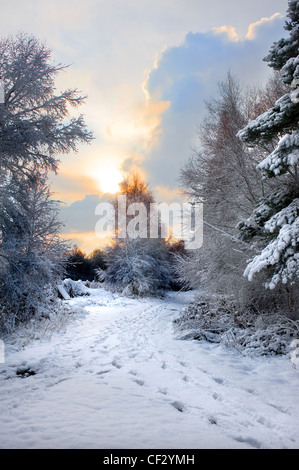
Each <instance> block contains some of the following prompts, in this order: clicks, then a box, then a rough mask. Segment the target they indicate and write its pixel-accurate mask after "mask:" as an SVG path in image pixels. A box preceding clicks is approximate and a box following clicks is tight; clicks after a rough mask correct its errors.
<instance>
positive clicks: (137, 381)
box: [0, 288, 299, 449]
mask: <svg viewBox="0 0 299 470" xmlns="http://www.w3.org/2000/svg"><path fill="white" fill-rule="evenodd" d="M89 293H90V295H89V296H81V297H76V298H72V299H70V300H69V301H67V304H68V308H71V309H73V311H74V314H73V316H72V318H70V321H69V323H68V324H67V325H66V326H65V327H64V328H63V329H61V330H57V331H56V332H53V333H52V334H51V336H47V335H46V334H45V335H44V337H41V336H39V337H36V338H34V336H32V338H31V339H30V340H28V341H27V342H26V341H25V342H24V331H23V336H22V334H21V333H22V332H19V333H18V334H16V335H13V336H11V337H10V340H8V339H7V338H6V340H5V363H4V364H0V391H1V405H0V413H1V428H0V443H1V444H0V447H1V448H9V449H16V448H23V449H24V448H26V449H36V448H44V449H45V448H47V449H53V448H65V449H66V448H67V449H84V448H85V449H87V448H88V449H91V448H98V449H162V448H163V449H166V448H167V449H187V448H189V449H191V448H192V449H203V448H218V449H220V448H222V449H237V448H243V449H246V448H266V449H273V448H279V449H280V448H290V449H291V448H293V449H295V448H298V447H299V432H298V431H299V401H298V387H299V370H298V368H296V361H295V359H294V356H292V358H293V362H292V360H291V358H290V357H287V356H271V357H248V356H243V355H241V354H240V353H239V352H238V351H236V350H234V349H229V348H225V347H224V346H223V345H219V344H211V343H208V342H205V341H201V342H199V341H195V340H192V341H191V340H190V341H186V340H185V341H183V340H179V339H177V337H176V336H175V330H174V323H173V320H174V319H176V318H178V317H179V316H180V315H181V314H182V310H183V309H184V308H185V306H186V305H187V304H188V303H189V302H190V301H191V300H192V298H193V297H194V295H195V293H194V292H191V291H190V292H177V293H174V292H172V293H168V294H167V295H166V296H165V297H164V298H163V299H162V298H148V299H135V298H129V297H124V296H120V295H116V294H115V293H112V292H109V291H106V290H105V289H103V288H93V289H89ZM197 294H198V293H197ZM76 312H77V313H76ZM295 346H296V347H297V343H296V344H294V347H295ZM294 354H295V353H294Z"/></svg>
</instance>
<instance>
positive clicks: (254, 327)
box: [0, 1, 299, 354]
mask: <svg viewBox="0 0 299 470" xmlns="http://www.w3.org/2000/svg"><path fill="white" fill-rule="evenodd" d="M298 22H299V11H298V3H297V2H294V1H290V2H289V7H288V11H287V21H286V24H285V29H286V31H287V32H288V37H287V38H284V39H278V40H277V42H275V43H274V44H273V46H272V47H271V49H270V51H269V54H268V55H267V57H265V59H264V60H265V61H266V62H267V64H268V66H269V67H271V68H272V69H273V72H272V75H271V77H270V79H269V80H268V82H267V83H266V85H265V86H264V87H262V88H261V87H259V88H257V87H249V86H247V87H244V86H241V84H240V82H239V80H238V77H236V76H233V75H232V74H231V73H230V71H228V72H227V76H226V77H225V78H224V80H223V81H222V82H220V83H219V84H218V95H217V96H216V97H214V98H213V99H209V100H208V99H207V101H206V105H205V106H206V109H205V118H204V119H203V120H202V122H200V123H199V124H198V129H197V144H196V145H194V148H193V150H192V155H191V156H190V158H189V159H188V161H187V163H185V164H184V166H183V168H182V170H181V174H180V175H178V178H179V181H180V187H181V194H182V195H184V197H186V198H187V200H188V201H189V202H190V203H192V204H194V205H196V204H203V207H204V216H203V232H204V242H203V246H202V247H200V248H199V249H196V250H188V249H187V248H186V246H185V243H184V240H183V239H177V238H175V237H173V236H172V235H171V233H169V234H168V235H167V237H166V236H165V235H164V234H162V230H160V232H159V234H158V236H156V237H153V236H151V228H150V220H149V218H148V220H146V221H145V226H146V230H145V235H142V236H137V237H129V236H125V237H120V236H119V230H118V222H119V221H116V231H115V233H114V236H113V237H112V238H111V240H110V243H109V244H108V246H106V247H105V248H98V247H95V249H94V251H93V252H92V253H91V254H89V255H87V254H86V253H84V252H83V251H82V250H81V249H80V248H79V247H76V246H75V247H73V248H71V247H70V246H68V245H67V243H66V242H65V240H64V239H63V237H62V236H61V231H62V224H61V221H60V219H59V210H60V209H59V208H60V205H59V201H56V200H55V199H53V195H52V193H51V188H50V185H49V173H50V172H56V173H57V172H59V159H60V157H61V156H62V155H64V154H68V153H70V152H77V150H78V146H79V144H80V145H81V144H90V143H91V142H92V140H93V139H94V136H93V135H92V132H91V131H90V130H89V129H88V128H87V125H86V123H85V120H84V116H83V115H81V114H80V115H79V116H77V117H73V116H72V113H71V111H72V109H76V108H79V107H80V106H81V105H82V104H83V103H84V102H85V100H86V99H87V98H86V96H84V95H83V94H80V92H79V91H78V90H77V89H68V90H65V91H64V92H61V93H60V94H57V93H56V88H55V79H56V76H57V75H58V74H59V73H61V72H62V71H63V70H64V69H65V66H63V65H61V64H53V62H52V59H51V51H50V50H49V49H48V48H47V47H46V45H45V44H42V43H41V42H40V41H39V40H38V39H36V38H35V37H33V36H30V35H28V34H26V33H20V34H19V35H17V36H16V37H9V38H4V39H2V40H1V43H0V76H1V77H2V78H1V87H2V88H1V89H2V95H3V99H2V102H1V103H0V158H1V160H0V165H1V175H0V199H1V205H0V207H1V209H0V227H1V228H0V233H1V243H0V263H1V264H0V286H1V290H0V309H1V317H0V327H1V331H2V332H3V333H9V332H13V331H14V330H15V329H16V328H18V327H20V326H22V325H23V324H26V322H28V321H32V319H37V320H38V318H40V317H41V316H43V315H49V311H50V310H51V309H52V310H53V311H55V309H56V308H57V307H56V304H57V301H58V300H57V298H58V295H57V285H61V284H63V283H65V285H68V286H70V285H73V295H74V292H75V290H76V289H75V287H74V285H75V284H74V282H77V281H80V282H83V283H85V284H87V285H88V286H90V285H93V286H101V287H105V288H107V289H110V290H112V291H114V292H118V293H120V294H121V295H128V296H137V297H141V298H144V297H147V296H163V295H164V293H165V292H168V291H172V290H173V291H179V290H194V292H197V290H198V289H200V292H201V293H200V298H197V296H196V295H195V298H194V300H193V301H192V302H191V303H190V305H189V306H188V308H187V309H186V310H185V311H184V313H183V315H182V316H181V318H180V319H178V320H177V322H179V323H180V326H181V328H182V329H183V330H184V328H185V329H188V330H190V325H192V330H193V333H192V334H191V336H192V335H193V336H192V337H194V338H197V339H199V338H203V339H205V340H209V341H216V342H219V341H220V342H221V341H222V338H225V341H226V342H227V341H228V340H227V338H228V335H227V332H228V331H229V332H230V337H231V338H232V339H231V342H232V343H233V344H234V345H235V346H236V345H237V347H239V348H241V349H242V348H243V347H244V348H246V347H257V348H259V349H261V351H262V353H263V354H267V353H270V354H271V353H275V354H285V353H286V352H289V347H290V344H291V342H292V340H294V341H295V342H294V341H293V343H292V344H293V345H294V344H297V343H296V340H297V338H298V329H299V323H298V321H299V318H298V303H299V297H298V277H299V250H298V246H299V238H298V237H299V235H298V234H299V217H298V211H299V190H298V187H299V186H298V178H299V176H298V161H299V138H298V117H299V108H298V102H299V95H298V93H299V91H298V90H299V62H298V41H299V39H298V27H299V26H298ZM118 195H123V196H126V201H127V202H126V204H127V216H126V217H127V219H126V223H127V224H129V223H130V221H132V219H133V218H134V216H135V215H136V214H134V213H133V212H132V211H131V212H130V211H129V207H130V208H131V209H132V207H133V206H134V204H139V205H140V204H142V205H143V206H144V207H145V208H149V207H150V205H151V204H153V203H155V198H154V193H153V192H152V191H151V189H150V188H149V185H148V183H147V182H146V181H144V178H143V176H142V175H141V174H139V173H138V172H135V173H131V174H127V175H126V176H125V177H124V179H123V181H122V182H121V184H120V189H119V192H118V193H117V195H116V196H114V197H112V198H111V203H112V204H113V205H114V206H115V208H116V207H117V196H118ZM131 209H130V210H131ZM160 228H161V227H160ZM69 289H70V287H69ZM253 345H255V346H253Z"/></svg>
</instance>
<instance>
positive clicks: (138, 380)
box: [133, 379, 145, 387]
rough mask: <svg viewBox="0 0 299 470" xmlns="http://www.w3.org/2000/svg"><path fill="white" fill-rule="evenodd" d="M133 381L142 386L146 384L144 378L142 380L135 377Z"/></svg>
mask: <svg viewBox="0 0 299 470" xmlns="http://www.w3.org/2000/svg"><path fill="white" fill-rule="evenodd" d="M133 382H136V383H137V385H139V386H140V387H142V386H143V385H144V384H145V382H144V380H140V379H134V380H133Z"/></svg>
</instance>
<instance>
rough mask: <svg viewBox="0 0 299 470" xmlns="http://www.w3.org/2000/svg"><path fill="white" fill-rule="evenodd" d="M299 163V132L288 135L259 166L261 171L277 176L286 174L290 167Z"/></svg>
mask: <svg viewBox="0 0 299 470" xmlns="http://www.w3.org/2000/svg"><path fill="white" fill-rule="evenodd" d="M298 163H299V132H298V131H297V130H296V131H293V132H292V134H286V135H285V136H284V137H282V138H281V139H280V141H279V143H278V146H277V147H276V149H275V150H274V152H272V153H271V154H270V155H269V156H268V157H267V158H265V159H264V160H263V161H262V162H261V163H260V164H259V166H258V168H259V169H260V170H264V171H267V172H270V173H273V174H274V175H275V176H277V175H280V174H282V173H285V171H286V169H287V168H289V167H295V166H296V165H298Z"/></svg>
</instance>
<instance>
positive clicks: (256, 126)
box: [237, 93, 299, 142]
mask: <svg viewBox="0 0 299 470" xmlns="http://www.w3.org/2000/svg"><path fill="white" fill-rule="evenodd" d="M298 119H299V106H298V103H296V102H294V101H292V99H291V95H290V93H287V94H285V95H284V96H282V97H281V98H280V99H279V100H277V101H276V103H275V105H274V106H273V108H271V109H269V110H268V111H266V112H265V113H263V114H261V115H260V116H258V117H257V118H256V119H255V120H253V121H251V122H250V123H249V124H248V125H247V126H246V127H245V129H242V130H241V131H239V132H238V134H237V135H238V136H239V138H240V139H241V140H243V141H244V142H258V141H259V142H268V141H270V140H271V139H272V138H273V137H274V136H275V135H276V134H278V133H285V132H287V131H289V129H290V128H291V127H292V125H293V124H294V121H295V122H297V121H298Z"/></svg>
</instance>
